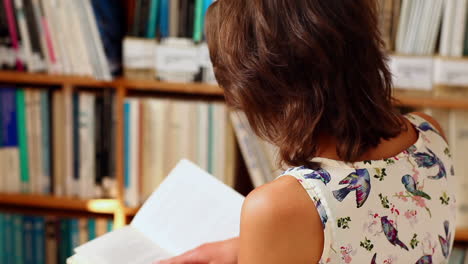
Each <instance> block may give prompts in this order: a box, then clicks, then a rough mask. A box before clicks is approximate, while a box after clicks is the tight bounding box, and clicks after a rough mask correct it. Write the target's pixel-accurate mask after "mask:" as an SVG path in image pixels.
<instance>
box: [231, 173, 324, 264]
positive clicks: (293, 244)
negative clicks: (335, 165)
mask: <svg viewBox="0 0 468 264" xmlns="http://www.w3.org/2000/svg"><path fill="white" fill-rule="evenodd" d="M323 240H324V235H323V227H322V223H321V221H320V217H319V214H318V212H317V210H316V208H315V205H314V204H313V202H312V200H311V199H310V198H309V196H308V194H307V192H306V191H305V190H304V188H303V187H302V186H301V185H300V183H298V182H297V180H296V179H295V178H294V177H282V178H280V179H278V180H276V181H274V182H272V183H270V184H267V185H264V186H263V187H260V188H259V189H257V190H255V191H253V192H252V193H251V194H249V196H248V197H247V198H246V200H245V202H244V206H243V209H242V218H241V233H240V251H239V262H238V263H239V264H284V263H291V264H311V263H318V262H319V260H320V257H321V255H322V251H323Z"/></svg>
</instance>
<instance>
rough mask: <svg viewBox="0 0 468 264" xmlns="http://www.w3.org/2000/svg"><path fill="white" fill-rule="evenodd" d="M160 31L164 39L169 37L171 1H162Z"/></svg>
mask: <svg viewBox="0 0 468 264" xmlns="http://www.w3.org/2000/svg"><path fill="white" fill-rule="evenodd" d="M159 3H160V8H159V10H160V21H159V31H160V34H161V37H162V38H167V37H169V0H160V2H159Z"/></svg>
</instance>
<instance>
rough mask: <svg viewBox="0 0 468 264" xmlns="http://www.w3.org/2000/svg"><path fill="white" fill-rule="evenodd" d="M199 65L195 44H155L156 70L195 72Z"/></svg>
mask: <svg viewBox="0 0 468 264" xmlns="http://www.w3.org/2000/svg"><path fill="white" fill-rule="evenodd" d="M199 66H200V62H199V53H198V48H197V47H196V46H166V45H158V46H156V69H157V71H162V72H185V73H196V72H198V70H199Z"/></svg>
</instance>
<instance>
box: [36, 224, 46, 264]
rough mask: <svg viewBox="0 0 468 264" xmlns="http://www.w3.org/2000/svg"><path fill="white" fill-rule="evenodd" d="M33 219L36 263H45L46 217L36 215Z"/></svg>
mask: <svg viewBox="0 0 468 264" xmlns="http://www.w3.org/2000/svg"><path fill="white" fill-rule="evenodd" d="M33 221H34V225H33V241H34V249H33V256H34V260H35V261H34V263H35V264H45V219H44V217H34V218H33Z"/></svg>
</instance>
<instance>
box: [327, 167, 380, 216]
mask: <svg viewBox="0 0 468 264" xmlns="http://www.w3.org/2000/svg"><path fill="white" fill-rule="evenodd" d="M339 184H340V185H343V184H348V186H346V187H344V188H342V189H339V190H336V191H333V196H335V198H336V199H337V200H338V201H340V202H342V201H343V200H344V199H345V198H346V196H348V194H349V193H350V192H352V191H356V204H357V208H360V207H361V206H363V205H364V203H365V202H366V200H367V198H368V197H369V193H370V191H371V184H370V175H369V172H368V171H367V170H366V169H358V170H356V172H353V173H351V174H349V175H348V176H347V177H346V178H344V179H343V180H341V181H340V182H339Z"/></svg>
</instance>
